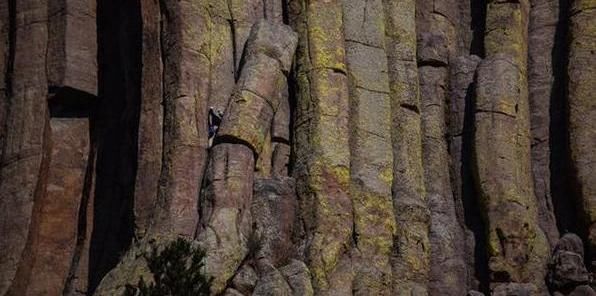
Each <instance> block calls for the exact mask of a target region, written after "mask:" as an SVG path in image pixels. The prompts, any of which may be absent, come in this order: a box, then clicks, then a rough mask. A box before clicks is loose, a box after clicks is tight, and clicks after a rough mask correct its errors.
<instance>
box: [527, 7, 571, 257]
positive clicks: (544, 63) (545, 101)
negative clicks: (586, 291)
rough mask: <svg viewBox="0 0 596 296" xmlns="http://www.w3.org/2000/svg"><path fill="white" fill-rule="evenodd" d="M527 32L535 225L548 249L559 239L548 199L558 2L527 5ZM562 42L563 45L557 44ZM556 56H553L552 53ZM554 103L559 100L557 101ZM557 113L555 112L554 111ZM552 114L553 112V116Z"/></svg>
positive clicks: (550, 199)
mask: <svg viewBox="0 0 596 296" xmlns="http://www.w3.org/2000/svg"><path fill="white" fill-rule="evenodd" d="M530 4H531V8H530V21H529V28H528V91H529V100H530V122H531V125H530V127H531V136H532V174H533V183H534V193H535V194H536V201H537V203H538V222H539V225H540V228H542V230H543V231H544V233H545V234H546V236H547V238H548V240H549V243H550V246H551V247H553V246H554V244H555V243H556V242H557V240H558V239H559V231H558V230H557V223H556V221H555V214H554V207H553V201H552V195H551V186H550V180H551V173H550V168H551V167H550V157H551V152H550V145H551V139H550V133H551V132H550V126H551V116H550V113H551V100H552V99H553V96H555V95H556V94H557V93H556V92H555V89H554V88H555V85H554V73H553V61H554V60H553V53H554V47H555V37H556V30H557V22H558V21H559V1H556V0H532V1H530ZM561 42H564V41H561ZM555 53H556V52H555ZM556 99H559V100H560V99H561V98H559V97H557V98H556ZM556 111H559V110H556ZM556 111H555V112H556Z"/></svg>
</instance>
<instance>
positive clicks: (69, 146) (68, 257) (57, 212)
mask: <svg viewBox="0 0 596 296" xmlns="http://www.w3.org/2000/svg"><path fill="white" fill-rule="evenodd" d="M50 129H51V138H52V140H51V141H52V148H51V149H52V150H51V161H50V165H49V169H48V172H47V178H48V179H47V189H46V192H45V194H44V195H43V197H42V198H40V199H39V200H37V201H36V203H39V204H40V213H39V214H38V215H39V217H38V220H37V225H36V227H35V230H34V232H33V231H32V232H33V233H32V235H34V236H35V237H36V238H35V239H34V240H32V241H31V242H30V244H31V245H30V246H29V247H28V251H27V252H26V253H25V254H26V256H27V257H29V258H35V260H34V261H33V262H32V265H31V267H30V268H31V271H30V274H31V275H30V278H29V282H28V283H26V286H27V290H26V292H23V294H22V295H60V294H62V291H63V290H64V288H65V284H66V280H67V277H68V274H69V272H70V265H71V262H72V260H73V256H74V252H75V247H76V246H77V234H78V233H77V230H78V229H77V226H78V223H76V221H78V215H79V210H80V206H81V200H82V198H83V190H84V185H85V173H86V171H87V164H88V162H87V158H88V157H89V146H90V138H89V120H88V119H86V118H81V119H70V118H52V119H51V120H50Z"/></svg>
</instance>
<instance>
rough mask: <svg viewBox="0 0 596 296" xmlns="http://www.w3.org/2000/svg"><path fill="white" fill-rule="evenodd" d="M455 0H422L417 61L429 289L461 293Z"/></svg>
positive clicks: (463, 279)
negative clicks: (452, 94)
mask: <svg viewBox="0 0 596 296" xmlns="http://www.w3.org/2000/svg"><path fill="white" fill-rule="evenodd" d="M456 7H457V5H456V3H455V1H417V2H416V30H417V61H418V72H419V85H420V103H421V110H420V111H421V122H422V151H423V152H422V163H423V167H424V180H425V187H426V194H427V199H428V207H429V210H430V221H431V224H430V232H429V243H430V246H431V250H430V282H429V293H430V294H437V293H441V294H443V295H462V294H464V293H465V291H466V290H467V289H466V276H467V271H466V268H467V266H466V265H465V264H464V260H463V257H464V253H463V251H464V242H465V241H464V235H463V228H462V226H461V225H459V224H458V223H457V217H456V208H455V203H454V200H453V195H452V192H451V188H452V187H451V180H450V177H449V161H450V160H449V155H448V148H447V141H446V135H447V126H446V124H447V118H446V114H445V111H446V110H448V109H447V102H446V101H447V95H448V85H449V77H448V75H449V67H450V66H451V65H450V59H451V58H452V57H453V56H454V55H455V51H456V49H455V46H456V37H455V27H454V24H455V14H456Z"/></svg>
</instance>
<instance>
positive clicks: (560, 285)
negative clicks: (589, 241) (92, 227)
mask: <svg viewBox="0 0 596 296" xmlns="http://www.w3.org/2000/svg"><path fill="white" fill-rule="evenodd" d="M590 280H591V279H590V274H589V273H588V271H587V270H586V267H585V266H584V244H583V242H582V240H581V238H579V237H578V236H577V235H575V234H572V233H567V234H565V235H564V236H563V237H561V239H560V240H559V241H558V242H557V244H556V246H555V248H554V250H553V255H552V257H551V259H550V262H549V274H548V281H549V284H550V286H551V288H553V289H554V290H569V288H570V287H577V286H581V285H583V284H588V283H589V282H590Z"/></svg>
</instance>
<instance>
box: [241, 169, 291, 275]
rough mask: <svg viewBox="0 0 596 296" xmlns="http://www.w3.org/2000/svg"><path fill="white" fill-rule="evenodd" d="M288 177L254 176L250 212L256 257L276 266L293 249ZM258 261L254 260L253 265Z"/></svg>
mask: <svg viewBox="0 0 596 296" xmlns="http://www.w3.org/2000/svg"><path fill="white" fill-rule="evenodd" d="M295 187H296V184H295V181H294V179H292V178H287V177H286V178H282V179H255V181H254V195H253V202H252V205H251V213H252V217H253V220H254V224H255V229H254V233H253V234H252V235H253V237H254V238H256V239H258V242H257V243H258V244H259V245H258V249H257V251H256V253H255V256H256V258H255V259H257V261H261V260H266V261H267V262H268V263H269V264H271V265H273V266H274V267H276V268H278V267H281V266H282V265H285V263H286V262H287V261H288V259H289V256H290V255H291V254H292V253H293V251H294V250H293V245H292V243H291V242H292V231H293V230H292V228H293V226H294V225H293V224H294V216H295V211H296V208H297V205H296V194H295ZM259 266H260V264H259V263H257V267H259Z"/></svg>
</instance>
